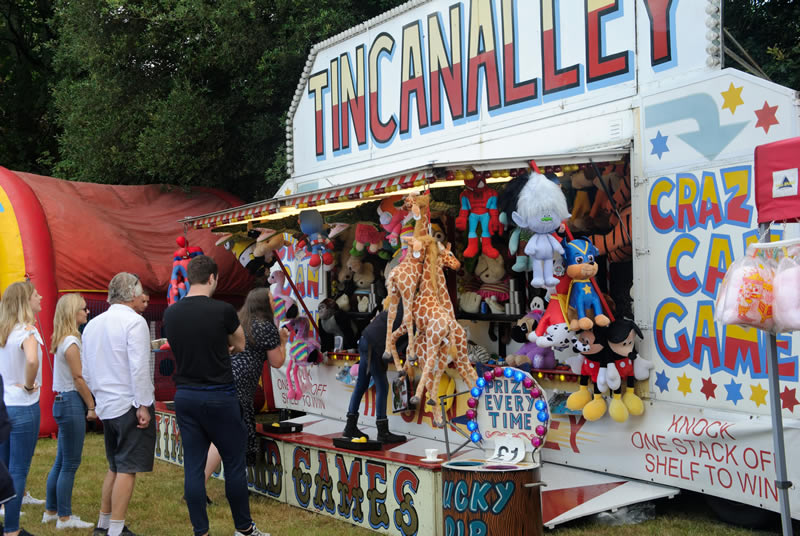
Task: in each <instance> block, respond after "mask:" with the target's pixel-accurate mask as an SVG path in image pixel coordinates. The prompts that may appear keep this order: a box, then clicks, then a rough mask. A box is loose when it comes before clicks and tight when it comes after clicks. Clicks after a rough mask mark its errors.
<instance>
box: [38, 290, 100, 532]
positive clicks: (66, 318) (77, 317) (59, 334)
mask: <svg viewBox="0 0 800 536" xmlns="http://www.w3.org/2000/svg"><path fill="white" fill-rule="evenodd" d="M88 314H89V309H88V308H87V307H86V300H84V299H83V297H82V296H81V295H80V294H65V295H63V296H61V298H60V299H59V300H58V303H57V304H56V316H55V319H54V320H53V343H52V345H51V346H50V347H51V348H55V349H56V359H55V364H54V365H53V392H54V393H55V398H54V399H53V418H54V419H55V420H56V423H58V451H57V453H56V460H55V462H54V463H53V468H52V469H51V470H50V474H49V475H48V477H47V500H46V505H45V511H44V514H43V515H42V523H49V522H50V521H56V528H58V529H67V528H75V529H89V528H92V527H93V526H94V523H88V522H86V521H81V518H80V517H78V516H74V515H72V485H73V483H74V482H75V473H76V472H77V471H78V467H79V466H80V464H81V453H82V452H83V439H84V437H85V436H86V421H87V420H89V421H93V420H95V419H96V418H97V415H95V412H94V399H93V398H92V393H91V392H90V391H89V386H87V385H86V380H84V379H83V375H82V372H81V368H82V367H81V334H80V332H79V331H78V326H81V325H83V324H85V323H86V321H87V319H88Z"/></svg>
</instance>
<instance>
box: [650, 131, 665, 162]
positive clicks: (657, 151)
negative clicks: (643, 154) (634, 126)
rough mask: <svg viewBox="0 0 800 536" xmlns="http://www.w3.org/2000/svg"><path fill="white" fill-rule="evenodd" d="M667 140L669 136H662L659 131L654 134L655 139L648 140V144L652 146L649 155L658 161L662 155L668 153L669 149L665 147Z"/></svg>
mask: <svg viewBox="0 0 800 536" xmlns="http://www.w3.org/2000/svg"><path fill="white" fill-rule="evenodd" d="M667 138H669V136H662V135H661V131H660V130H659V131H658V132H657V133H656V137H655V138H653V139H652V140H650V143H652V144H653V150H652V151H650V154H654V155H656V156H658V159H659V160H661V155H662V154H664V153H668V152H669V147H667Z"/></svg>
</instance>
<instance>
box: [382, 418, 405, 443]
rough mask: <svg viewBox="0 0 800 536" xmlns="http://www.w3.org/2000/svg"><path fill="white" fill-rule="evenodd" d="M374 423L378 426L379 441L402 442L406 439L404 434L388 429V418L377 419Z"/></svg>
mask: <svg viewBox="0 0 800 536" xmlns="http://www.w3.org/2000/svg"><path fill="white" fill-rule="evenodd" d="M375 424H376V425H377V426H378V441H380V442H381V443H404V442H405V441H406V436H404V435H399V434H393V433H391V432H390V431H389V419H378V420H376V421H375Z"/></svg>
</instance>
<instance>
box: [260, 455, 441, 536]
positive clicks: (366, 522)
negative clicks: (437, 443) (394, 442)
mask: <svg viewBox="0 0 800 536" xmlns="http://www.w3.org/2000/svg"><path fill="white" fill-rule="evenodd" d="M269 441H271V440H269ZM277 445H278V446H279V448H280V449H281V452H282V455H283V458H282V460H283V461H282V463H283V470H284V475H285V480H284V486H285V488H286V502H288V503H289V504H291V505H293V506H297V507H299V508H304V509H306V510H310V511H312V512H316V513H319V514H323V515H327V516H330V517H333V518H336V519H339V520H340V521H347V522H349V523H352V524H354V525H357V526H360V527H363V528H366V529H370V530H373V531H376V532H381V533H384V534H397V535H403V536H410V535H412V534H435V533H437V531H438V527H439V524H438V523H439V521H438V520H440V519H441V496H440V490H441V484H440V483H439V482H438V479H439V473H434V472H432V471H430V470H426V469H422V468H419V467H416V466H410V465H404V464H400V463H396V462H393V461H381V460H375V459H370V458H367V457H364V456H359V455H358V454H355V453H350V452H341V451H326V450H322V449H319V448H315V447H309V446H303V445H298V444H294V443H290V442H283V441H281V442H280V443H278V444H277Z"/></svg>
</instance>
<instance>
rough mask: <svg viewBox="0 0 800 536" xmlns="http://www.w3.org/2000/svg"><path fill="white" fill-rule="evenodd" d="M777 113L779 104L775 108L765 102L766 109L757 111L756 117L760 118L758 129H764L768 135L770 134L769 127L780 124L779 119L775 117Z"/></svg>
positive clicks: (757, 124)
mask: <svg viewBox="0 0 800 536" xmlns="http://www.w3.org/2000/svg"><path fill="white" fill-rule="evenodd" d="M777 111H778V105H777V104H776V105H775V106H770V105H769V104H767V101H764V107H763V108H761V109H760V110H756V111H755V114H756V117H758V121H757V122H756V128H758V127H761V128H763V129H764V132H765V133H766V134H769V127H771V126H772V125H777V124H779V123H778V120H777V118H776V117H775V112H777Z"/></svg>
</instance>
